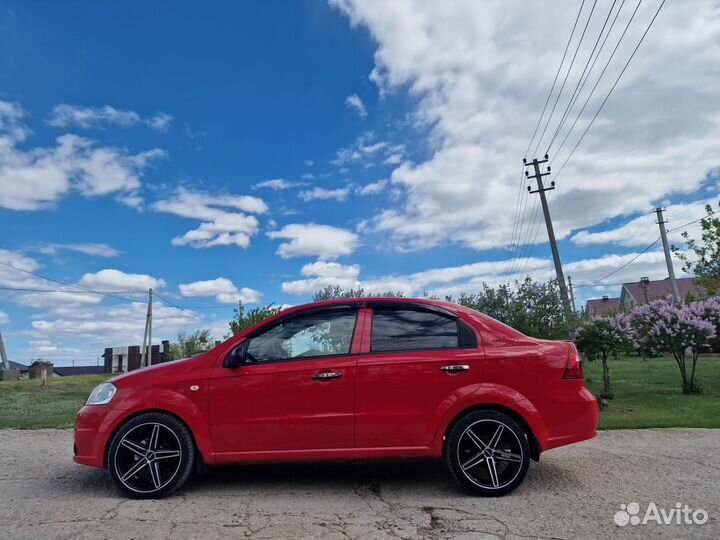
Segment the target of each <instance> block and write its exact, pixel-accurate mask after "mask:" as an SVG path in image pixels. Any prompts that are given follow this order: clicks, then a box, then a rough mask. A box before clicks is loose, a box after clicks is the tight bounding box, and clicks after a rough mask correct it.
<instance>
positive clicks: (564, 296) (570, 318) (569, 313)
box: [523, 154, 575, 339]
mask: <svg viewBox="0 0 720 540" xmlns="http://www.w3.org/2000/svg"><path fill="white" fill-rule="evenodd" d="M547 161H548V155H547V154H545V157H544V158H543V159H541V160H538V159H537V158H534V159H533V160H532V162H531V163H530V164H528V163H527V160H526V159H525V158H523V164H524V165H525V166H526V167H528V166H529V165H532V166H533V169H534V170H535V174H534V175H531V174H530V173H529V172H528V171H525V176H526V177H527V178H528V179H530V178H534V179H535V180H536V181H537V185H538V187H537V189H536V190H533V189H532V188H531V186H528V191H529V192H530V193H539V194H540V203H541V204H542V209H543V214H544V215H545V226H546V227H547V233H548V240H549V241H550V249H551V251H552V256H553V262H554V263H555V274H556V276H557V282H558V286H559V287H560V299H561V300H562V304H563V309H564V311H565V319H566V320H567V324H568V333H569V335H570V338H571V339H572V338H573V334H574V333H575V321H574V313H573V310H572V309H571V308H570V298H569V297H568V290H567V286H566V285H565V276H564V275H563V269H562V262H560V252H559V251H558V247H557V241H556V240H555V231H554V229H553V224H552V218H551V217H550V209H549V208H548V202H547V197H546V196H545V192H546V191H551V190H553V189H555V181H553V182H551V183H550V187H549V188H546V187H545V186H544V185H543V181H542V177H543V176H548V175H549V174H550V167H549V166H548V168H547V172H544V173H541V172H540V165H541V164H543V163H547Z"/></svg>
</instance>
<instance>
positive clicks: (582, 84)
mask: <svg viewBox="0 0 720 540" xmlns="http://www.w3.org/2000/svg"><path fill="white" fill-rule="evenodd" d="M616 3H617V0H613V3H612V4H611V5H610V10H609V11H608V14H607V16H606V17H605V22H604V23H603V25H602V28H601V29H600V33H599V34H598V36H597V39H596V40H595V44H594V45H593V48H592V50H591V51H590V55H589V56H588V59H587V62H585V67H584V68H583V70H582V73H581V74H580V78H579V79H578V81H577V83H576V84H575V88H574V89H573V93H572V95H571V96H570V99H569V100H568V104H567V106H566V107H565V110H564V111H563V114H562V116H561V117H560V122H559V123H558V126H557V128H556V129H555V133H553V136H552V139H551V140H550V144H548V147H547V150H546V151H545V153H546V154H549V153H550V148H552V145H553V143H554V142H555V139H556V138H557V136H558V134H559V133H560V130H561V129H562V127H563V126H564V125H565V120H567V117H568V115H569V114H570V110H571V109H572V107H574V105H575V102H576V101H577V98H578V96H579V95H580V92H582V89H583V88H584V87H585V83H586V82H587V80H588V78H590V73H591V72H592V69H593V68H594V67H595V62H596V61H597V59H598V57H599V56H600V53H602V49H603V47H604V46H605V43H606V42H607V39H608V37H609V36H610V32H611V31H612V28H613V26H614V25H615V21H616V20H617V18H618V15H619V14H620V10H621V9H622V6H623V4H625V0H623V2H622V4H620V9H618V11H617V13H616V14H615V18H614V19H613V22H612V24H611V25H610V28H609V29H608V33H607V34H606V35H605V40H603V42H602V45H601V46H600V48H599V49H598V44H599V43H600V39H602V37H603V34H604V33H605V27H606V26H607V23H608V21H609V20H610V17H611V16H612V14H613V11H614V10H615V4H616ZM596 50H597V55H595V51H596ZM593 56H595V61H593ZM591 62H592V67H591V66H590V63H591ZM588 67H589V68H590V69H589V70H588ZM586 74H587V76H586Z"/></svg>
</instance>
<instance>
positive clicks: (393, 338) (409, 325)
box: [370, 308, 475, 352]
mask: <svg viewBox="0 0 720 540" xmlns="http://www.w3.org/2000/svg"><path fill="white" fill-rule="evenodd" d="M474 342H475V336H474V334H473V333H472V331H471V330H470V329H469V328H467V327H466V326H465V325H464V324H462V323H460V322H459V321H457V320H456V319H453V318H450V317H444V316H442V315H438V314H437V313H431V312H428V311H422V310H414V309H377V308H376V309H375V310H374V312H373V321H372V341H371V344H370V350H371V351H372V352H394V351H418V350H428V349H457V348H458V347H463V348H464V347H471V346H473V344H474Z"/></svg>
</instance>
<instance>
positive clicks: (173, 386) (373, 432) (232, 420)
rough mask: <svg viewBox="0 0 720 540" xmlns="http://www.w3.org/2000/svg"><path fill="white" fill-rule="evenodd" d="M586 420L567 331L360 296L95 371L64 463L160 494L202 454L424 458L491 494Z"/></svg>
mask: <svg viewBox="0 0 720 540" xmlns="http://www.w3.org/2000/svg"><path fill="white" fill-rule="evenodd" d="M597 421H598V411H597V404H596V400H595V398H594V397H593V395H592V394H591V393H590V391H588V390H587V388H585V384H584V381H583V372H582V367H581V364H580V361H579V358H578V354H577V351H576V349H575V347H574V345H573V344H572V343H569V342H563V341H547V340H541V339H534V338H530V337H527V336H525V335H523V334H521V333H519V332H517V331H515V330H513V329H512V328H509V327H508V326H505V325H504V324H502V323H499V322H498V321H496V320H494V319H491V318H490V317H487V316H485V315H483V314H481V313H478V312H476V311H473V310H471V309H467V308H464V307H462V306H459V305H456V304H450V303H446V302H437V301H431V300H415V299H396V298H394V299H389V298H384V299H380V298H367V299H354V300H343V301H332V302H322V303H317V304H310V305H305V306H300V307H295V308H291V309H287V310H285V311H283V312H281V313H279V314H278V315H276V316H274V317H272V318H269V319H267V320H265V321H263V322H261V323H259V324H258V325H256V326H254V327H253V328H250V329H248V330H246V331H245V332H242V333H240V334H238V335H236V336H234V337H232V338H230V339H229V340H227V341H226V342H225V343H223V344H222V345H220V346H218V347H216V348H215V349H213V350H212V351H210V352H208V353H206V354H203V355H202V356H198V357H195V358H191V359H188V360H182V361H177V362H171V363H168V364H161V365H157V366H152V367H149V368H146V369H141V370H138V371H134V372H131V373H128V374H126V375H122V376H120V377H117V378H115V379H112V381H109V382H105V383H102V384H101V385H100V386H98V387H97V388H96V389H95V390H94V391H93V392H92V394H91V395H90V397H89V398H88V401H87V404H86V405H85V407H83V408H82V410H81V411H80V412H79V413H78V417H77V422H76V425H75V449H74V451H75V458H74V459H75V461H76V462H77V463H81V464H83V465H90V466H93V467H107V468H108V469H109V470H110V474H111V476H112V478H113V480H114V482H115V483H116V484H117V486H118V487H119V488H120V489H121V490H122V491H123V492H125V493H126V494H128V495H129V496H131V497H142V498H157V497H162V496H164V495H167V494H169V493H171V492H172V491H174V490H176V489H178V488H180V487H181V486H182V485H183V484H184V483H185V482H186V481H187V480H188V478H189V477H190V475H191V474H192V473H193V471H195V470H196V469H197V468H199V467H203V466H205V465H211V466H212V465H220V464H223V463H240V462H260V461H289V460H298V461H303V460H329V459H352V460H356V459H376V458H411V457H413V458H417V457H435V458H442V459H444V460H445V462H446V463H447V466H448V469H449V470H450V472H451V473H452V475H453V476H454V477H455V479H456V480H457V481H458V482H460V483H461V484H462V485H464V486H465V487H466V488H468V489H470V490H471V491H472V492H474V493H476V494H479V495H489V496H496V495H502V494H505V493H508V492H510V491H512V490H513V489H515V488H516V487H517V486H518V485H519V484H520V483H521V482H522V480H523V478H524V477H525V474H526V473H527V470H528V466H529V463H530V459H533V460H535V461H537V460H539V458H540V453H541V452H543V451H546V450H550V449H552V448H556V447H558V446H562V445H566V444H570V443H574V442H578V441H582V440H585V439H589V438H591V437H594V436H595V429H596V427H597Z"/></svg>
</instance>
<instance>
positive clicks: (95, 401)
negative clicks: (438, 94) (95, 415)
mask: <svg viewBox="0 0 720 540" xmlns="http://www.w3.org/2000/svg"><path fill="white" fill-rule="evenodd" d="M115 392H117V388H116V387H115V385H114V384H113V383H110V382H104V383H102V384H99V385H97V386H96V387H95V389H94V390H93V391H92V392H91V393H90V397H89V398H88V399H87V401H86V402H85V405H107V404H108V403H110V400H111V399H112V398H113V396H114V395H115Z"/></svg>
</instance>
